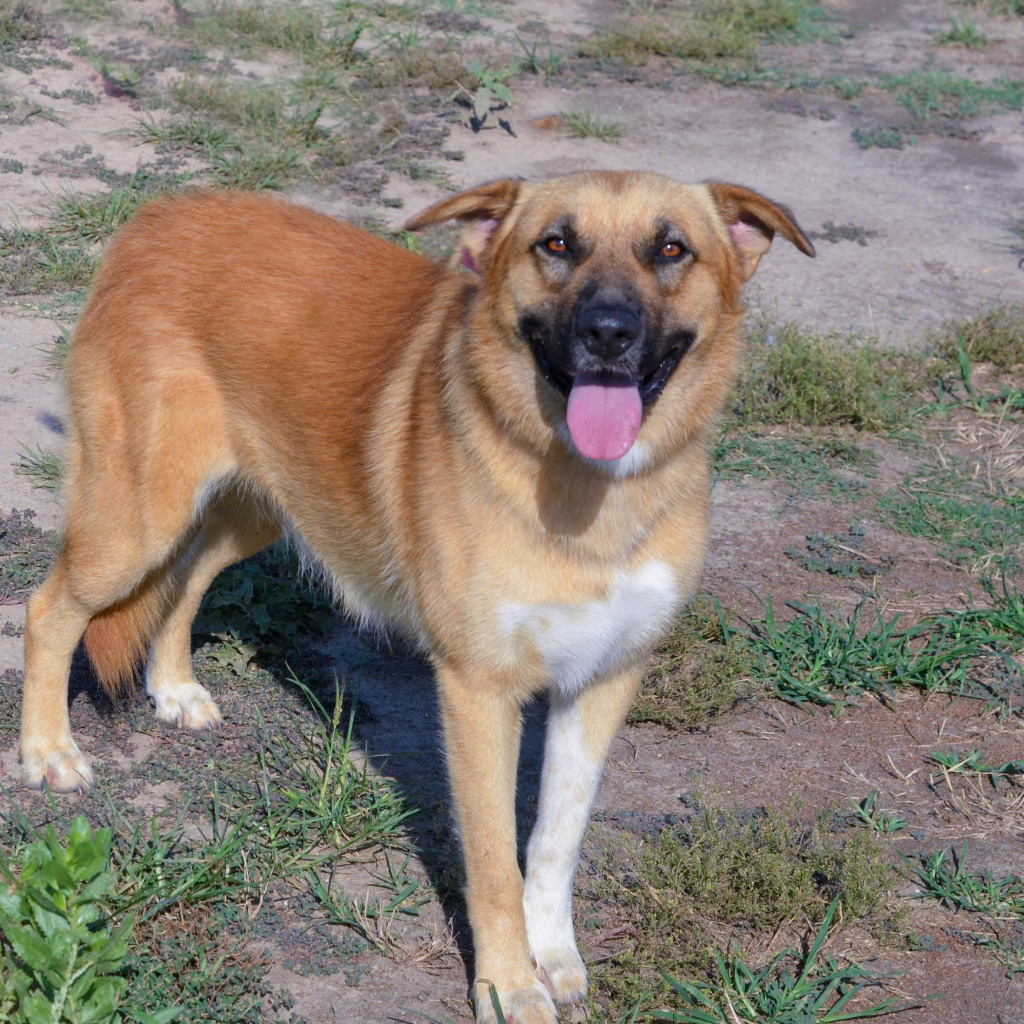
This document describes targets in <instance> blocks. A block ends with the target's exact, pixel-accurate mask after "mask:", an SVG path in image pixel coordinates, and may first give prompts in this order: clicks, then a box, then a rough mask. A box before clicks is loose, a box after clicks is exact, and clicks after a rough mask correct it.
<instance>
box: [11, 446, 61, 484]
mask: <svg viewBox="0 0 1024 1024" xmlns="http://www.w3.org/2000/svg"><path fill="white" fill-rule="evenodd" d="M14 471H15V472H16V473H17V474H18V475H19V476H27V477H30V478H31V480H32V486H33V487H38V488H41V489H42V490H44V491H56V490H57V489H58V488H59V487H60V478H61V472H62V467H61V458H60V456H59V455H58V454H57V453H56V452H51V451H47V450H45V449H43V448H33V447H32V446H31V445H24V450H23V451H20V452H18V461H17V462H15V463H14Z"/></svg>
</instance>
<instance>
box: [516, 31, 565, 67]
mask: <svg viewBox="0 0 1024 1024" xmlns="http://www.w3.org/2000/svg"><path fill="white" fill-rule="evenodd" d="M512 38H513V39H514V40H515V41H516V44H517V45H518V46H519V49H520V50H522V51H523V55H522V56H521V57H520V58H519V66H520V68H521V69H522V70H523V71H527V72H529V73H530V74H533V75H537V76H539V77H541V78H546V77H548V76H550V75H553V74H555V73H556V72H557V71H558V66H559V64H560V63H561V56H560V55H559V54H558V53H556V52H555V48H554V45H553V44H552V42H551V40H550V39H543V40H542V39H541V38H540V37H537V38H536V39H533V40H526V39H524V38H523V37H522V36H521V35H520V34H519V33H518V32H516V33H514V34H513V36H512ZM542 42H543V43H544V44H545V46H546V49H547V53H546V54H541V44H542Z"/></svg>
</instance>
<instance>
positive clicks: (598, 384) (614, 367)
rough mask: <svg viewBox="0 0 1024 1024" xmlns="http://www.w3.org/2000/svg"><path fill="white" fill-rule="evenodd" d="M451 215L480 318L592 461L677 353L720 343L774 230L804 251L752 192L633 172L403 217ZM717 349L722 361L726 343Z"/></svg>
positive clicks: (673, 371)
mask: <svg viewBox="0 0 1024 1024" xmlns="http://www.w3.org/2000/svg"><path fill="white" fill-rule="evenodd" d="M451 216H455V217H459V218H462V219H463V220H468V221H469V222H470V225H471V226H470V228H469V230H468V231H467V232H466V234H465V235H464V245H465V246H466V249H467V257H468V258H467V259H465V260H464V262H468V263H469V265H471V266H473V267H474V268H475V269H477V270H478V271H479V272H480V274H481V275H482V277H483V279H484V286H485V292H486V295H487V298H488V301H489V302H490V304H491V317H492V320H494V321H496V322H497V323H498V324H499V325H500V328H501V330H502V332H503V333H504V334H505V336H506V337H507V338H509V339H511V340H513V342H514V343H515V344H518V345H519V346H521V347H523V348H524V349H528V351H529V353H530V355H531V356H532V359H533V361H534V363H535V366H536V371H537V373H539V375H540V376H541V377H542V378H543V380H544V381H545V382H546V383H547V385H548V387H549V389H550V391H551V392H552V394H551V395H550V396H548V400H547V401H545V400H542V402H541V405H542V406H546V407H547V408H548V409H550V408H552V407H554V408H555V409H556V414H555V415H556V416H560V417H561V418H562V422H564V424H565V426H566V427H567V430H568V434H569V436H570V438H571V443H572V445H573V446H574V447H575V448H576V449H577V451H578V452H579V453H580V454H582V455H583V456H584V457H586V458H588V459H595V460H600V461H604V462H615V461H616V460H619V459H621V458H622V457H624V456H625V455H626V454H627V453H628V452H629V451H630V450H631V449H632V448H633V446H634V444H635V442H636V441H637V438H638V436H639V435H640V432H641V429H642V428H643V427H644V423H645V422H649V421H651V420H652V419H653V416H652V412H653V410H654V408H655V407H656V406H657V405H658V403H660V402H662V401H663V397H662V396H663V393H664V392H665V391H666V388H671V389H672V390H680V389H679V388H678V387H676V380H677V378H679V379H683V378H685V377H687V376H688V375H687V374H686V373H683V372H681V371H680V366H681V364H684V363H685V362H686V361H687V360H688V359H689V360H693V361H700V362H701V363H702V364H704V368H705V369H707V366H706V363H707V359H708V357H709V353H707V352H702V351H701V350H702V349H703V348H707V347H708V346H711V345H714V344H715V343H716V342H718V343H721V344H719V347H720V348H723V347H726V346H725V345H724V343H722V339H723V338H724V337H725V336H728V339H729V340H731V336H732V333H733V330H734V327H735V322H736V320H737V318H738V315H739V312H740V309H739V289H740V285H741V284H742V283H743V281H745V280H746V279H747V278H749V277H750V275H751V274H752V273H753V271H754V269H755V268H756V266H757V263H758V261H759V259H760V257H761V256H762V255H763V253H764V252H765V251H766V250H767V249H768V246H769V245H770V243H771V239H772V236H773V234H774V232H775V231H776V230H778V231H780V232H782V233H783V234H784V235H785V236H786V237H787V238H789V239H790V241H792V242H793V243H794V244H795V245H797V246H798V247H799V248H800V249H801V250H802V251H803V252H805V253H807V254H808V255H813V252H814V250H813V247H812V246H811V244H810V242H809V241H808V240H807V239H806V237H805V236H804V235H803V233H802V232H801V231H800V229H799V227H797V225H796V224H795V222H794V221H793V220H792V218H791V217H790V215H789V214H788V212H787V211H785V210H784V209H783V208H781V207H779V206H777V205H775V204H773V203H771V202H769V201H768V200H766V199H764V198H763V197H762V196H759V195H757V194H756V193H754V192H750V191H749V190H747V189H743V188H740V187H738V186H733V185H722V184H713V185H682V184H679V183H678V182H675V181H672V180H671V179H668V178H664V177H661V176H660V175H654V174H646V173H632V172H614V173H584V174H576V175H570V176H568V177H565V178H559V179H555V180H554V181H551V182H547V183H544V184H540V185H531V184H527V183H521V182H514V181H502V182H495V183H493V184H491V185H486V186H483V187H482V188H480V189H475V190H473V191H472V192H467V193H463V194H461V195H459V196H455V197H452V198H451V199H449V200H446V201H445V202H443V203H441V204H439V205H438V206H435V207H432V208H431V209H430V210H427V211H425V212H424V213H423V214H420V215H419V216H418V217H415V218H413V219H412V221H410V225H409V226H410V227H413V228H417V227H421V226H423V225H425V224H427V223H430V222H433V221H436V220H443V219H447V218H448V217H451ZM718 355H719V361H720V362H723V363H724V362H728V363H729V364H730V367H731V362H732V351H731V350H730V351H729V352H726V351H721V352H719V354H718ZM717 375H718V376H719V377H725V378H728V377H729V376H731V371H730V369H725V370H724V371H723V372H719V373H718V374H717ZM683 390H685V388H683ZM559 403H561V404H559ZM647 432H648V433H650V432H652V431H647Z"/></svg>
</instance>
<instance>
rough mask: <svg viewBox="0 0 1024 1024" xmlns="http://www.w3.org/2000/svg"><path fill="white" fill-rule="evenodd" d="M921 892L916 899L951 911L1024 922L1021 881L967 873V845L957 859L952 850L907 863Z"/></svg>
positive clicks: (914, 895) (940, 851)
mask: <svg viewBox="0 0 1024 1024" xmlns="http://www.w3.org/2000/svg"><path fill="white" fill-rule="evenodd" d="M907 863H908V866H909V867H910V870H911V871H912V873H913V875H914V877H915V878H916V880H917V882H918V883H919V884H920V886H921V889H920V890H919V891H918V892H916V893H914V894H913V898H915V899H928V898H930V899H935V900H938V901H939V903H940V904H942V906H944V907H948V908H949V909H950V910H967V911H970V912H972V913H976V914H985V915H986V916H988V917H990V918H992V919H993V920H996V921H999V920H1002V921H1013V920H1017V921H1022V922H1024V879H1021V878H1019V877H1017V876H1016V875H1004V876H1003V877H1002V878H995V877H994V876H993V875H992V873H991V872H984V873H981V874H972V873H971V872H970V871H968V870H967V844H966V843H964V845H963V848H962V849H961V851H960V855H959V857H958V856H957V855H956V854H955V853H953V851H952V850H948V851H947V850H939V851H938V852H937V853H934V854H932V855H931V856H930V857H929V856H926V855H924V854H921V855H919V856H918V858H917V863H914V862H913V860H908V861H907Z"/></svg>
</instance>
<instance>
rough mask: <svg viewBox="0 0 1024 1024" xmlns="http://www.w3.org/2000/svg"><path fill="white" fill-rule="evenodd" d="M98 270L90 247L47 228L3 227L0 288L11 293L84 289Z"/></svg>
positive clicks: (0, 252) (0, 240)
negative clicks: (64, 237) (47, 230)
mask: <svg viewBox="0 0 1024 1024" xmlns="http://www.w3.org/2000/svg"><path fill="white" fill-rule="evenodd" d="M95 270H96V256H95V254H94V252H93V251H92V249H91V247H90V246H89V245H87V244H83V243H82V242H79V241H68V240H66V239H63V238H61V237H59V236H54V235H51V234H48V233H47V232H46V231H45V230H42V231H29V230H27V229H25V228H22V227H18V226H15V227H13V228H0V289H3V290H4V291H5V292H7V293H8V294H11V295H26V294H32V293H38V292H49V291H54V290H56V291H62V292H68V291H75V290H80V289H84V288H86V287H87V286H88V284H89V282H90V281H91V280H92V275H93V273H94V272H95Z"/></svg>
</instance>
